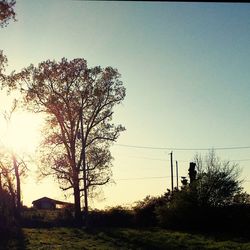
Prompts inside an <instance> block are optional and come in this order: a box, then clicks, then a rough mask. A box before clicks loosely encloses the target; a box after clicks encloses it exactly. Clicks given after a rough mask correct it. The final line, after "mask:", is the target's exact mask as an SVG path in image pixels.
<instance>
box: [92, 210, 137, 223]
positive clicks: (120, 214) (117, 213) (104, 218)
mask: <svg viewBox="0 0 250 250" xmlns="http://www.w3.org/2000/svg"><path fill="white" fill-rule="evenodd" d="M133 225H134V214H133V211H131V210H128V209H126V208H124V207H121V206H117V207H113V208H110V209H106V210H94V211H91V212H90V214H89V226H91V227H103V226H108V227H131V226H133Z"/></svg>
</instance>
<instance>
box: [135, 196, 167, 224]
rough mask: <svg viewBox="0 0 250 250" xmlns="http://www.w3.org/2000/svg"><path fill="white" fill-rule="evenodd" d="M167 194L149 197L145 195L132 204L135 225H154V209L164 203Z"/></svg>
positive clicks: (155, 222) (155, 220)
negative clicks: (134, 204)
mask: <svg viewBox="0 0 250 250" xmlns="http://www.w3.org/2000/svg"><path fill="white" fill-rule="evenodd" d="M166 200H167V196H166V195H165V196H160V197H150V196H147V197H146V198H145V199H143V200H142V201H139V202H137V204H136V206H134V208H133V209H134V214H135V224H136V226H143V227H145V226H156V225H157V218H156V213H155V209H156V207H159V206H162V205H163V204H165V203H166Z"/></svg>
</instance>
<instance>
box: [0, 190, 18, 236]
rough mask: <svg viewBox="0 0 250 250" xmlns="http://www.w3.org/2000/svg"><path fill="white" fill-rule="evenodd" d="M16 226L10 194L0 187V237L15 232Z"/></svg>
mask: <svg viewBox="0 0 250 250" xmlns="http://www.w3.org/2000/svg"><path fill="white" fill-rule="evenodd" d="M17 228H18V224H17V221H16V219H15V209H14V206H13V202H12V198H11V195H10V194H9V193H8V192H7V191H6V190H4V189H0V237H2V238H4V237H6V236H7V235H8V234H10V233H15V231H16V230H17Z"/></svg>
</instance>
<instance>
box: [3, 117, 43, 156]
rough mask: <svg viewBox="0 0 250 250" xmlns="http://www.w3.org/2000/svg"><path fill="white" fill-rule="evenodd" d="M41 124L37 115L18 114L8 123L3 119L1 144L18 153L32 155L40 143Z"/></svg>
mask: <svg viewBox="0 0 250 250" xmlns="http://www.w3.org/2000/svg"><path fill="white" fill-rule="evenodd" d="M40 122H41V120H40V119H39V118H38V117H37V115H35V114H30V113H26V112H16V113H13V114H12V117H11V121H10V122H9V123H7V122H6V121H5V120H4V119H1V123H2V124H1V126H0V127H1V144H3V145H4V146H6V147H7V148H10V149H11V150H13V151H15V152H17V153H32V152H34V150H35V149H36V147H37V146H38V144H39V141H40V138H41V136H40Z"/></svg>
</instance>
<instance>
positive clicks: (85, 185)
mask: <svg viewBox="0 0 250 250" xmlns="http://www.w3.org/2000/svg"><path fill="white" fill-rule="evenodd" d="M83 192H84V216H85V225H86V227H88V215H89V206H88V189H87V168H86V161H85V157H84V161H83Z"/></svg>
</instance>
